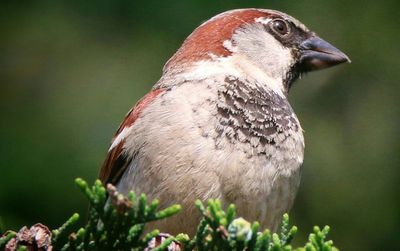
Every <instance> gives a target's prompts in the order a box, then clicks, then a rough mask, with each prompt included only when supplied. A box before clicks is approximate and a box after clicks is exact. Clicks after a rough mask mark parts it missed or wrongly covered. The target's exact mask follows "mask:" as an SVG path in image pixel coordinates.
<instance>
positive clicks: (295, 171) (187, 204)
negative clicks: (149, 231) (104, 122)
mask: <svg viewBox="0 0 400 251" xmlns="http://www.w3.org/2000/svg"><path fill="white" fill-rule="evenodd" d="M345 61H348V58H347V57H346V56H345V55H344V54H343V53H341V52H340V51H339V50H337V49H336V48H334V47H333V46H331V45H330V44H328V43H327V42H325V41H323V40H322V39H320V38H319V37H317V36H316V34H315V33H313V32H311V31H309V30H308V29H307V28H306V27H305V26H304V25H303V24H301V23H300V22H299V21H297V20H295V19H294V18H292V17H290V16H288V15H286V14H284V13H281V12H278V11H273V10H261V9H242V10H233V11H228V12H225V13H222V14H220V15H217V16H216V17H214V18H212V19H210V20H209V21H207V22H205V23H204V24H202V25H201V26H199V27H198V28H197V29H196V30H195V31H194V32H193V33H192V34H191V35H190V36H189V37H188V38H187V39H186V40H185V42H184V43H183V45H182V47H181V48H180V49H179V50H178V51H177V53H176V54H175V55H174V56H173V57H172V58H171V59H170V60H169V61H168V62H167V64H166V65H165V67H164V71H163V75H162V77H161V79H160V80H159V81H158V82H157V83H156V84H155V85H154V87H153V90H152V91H151V92H150V93H149V94H148V95H146V96H145V97H144V98H143V99H142V100H141V101H139V103H138V104H137V105H136V106H135V107H134V108H133V109H132V110H131V111H130V112H129V113H128V114H127V117H126V118H125V121H124V122H123V123H122V124H121V126H120V128H119V129H118V131H117V134H116V136H115V137H114V139H113V142H112V145H111V147H110V150H109V154H108V157H107V159H106V161H105V162H104V165H103V167H102V170H101V172H100V178H101V180H102V181H103V182H104V183H107V182H111V183H113V184H116V186H117V188H118V189H119V190H120V191H121V192H123V193H128V192H129V191H130V190H133V191H135V192H136V193H146V194H147V195H148V196H149V197H150V198H152V199H155V198H157V199H159V200H160V203H161V206H162V207H166V206H168V205H171V204H173V203H179V204H181V205H182V206H183V212H182V213H180V214H179V215H177V216H174V217H172V218H170V219H168V220H165V221H163V222H158V223H156V224H157V228H159V229H160V230H161V231H164V232H168V233H171V234H177V233H180V232H185V233H189V234H193V233H194V232H195V226H196V225H197V223H198V220H199V217H200V215H199V213H198V212H197V210H196V209H195V208H194V201H195V200H196V199H200V200H203V201H206V200H207V199H210V198H213V199H220V200H221V201H222V203H223V204H224V205H228V204H230V203H235V204H236V206H237V211H238V215H239V216H242V217H245V218H246V219H248V220H251V221H253V220H257V221H259V222H260V223H261V225H262V227H268V228H271V229H272V230H276V228H277V227H278V224H279V222H280V218H281V216H282V214H283V213H285V212H287V211H288V210H289V209H290V208H291V206H292V204H293V201H294V198H295V195H296V191H297V189H298V186H299V183H300V166H301V164H302V162H303V154H304V138H303V133H302V129H301V126H300V123H299V120H298V119H297V117H296V115H295V113H294V112H293V109H292V107H291V106H290V104H289V101H288V99H287V95H288V92H289V88H290V87H291V85H292V83H293V81H295V80H296V78H297V77H298V76H299V75H300V74H301V73H302V72H305V71H310V70H315V69H322V68H326V67H329V66H332V65H335V64H338V63H341V62H345Z"/></svg>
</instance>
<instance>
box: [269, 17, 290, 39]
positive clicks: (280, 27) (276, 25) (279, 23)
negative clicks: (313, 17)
mask: <svg viewBox="0 0 400 251" xmlns="http://www.w3.org/2000/svg"><path fill="white" fill-rule="evenodd" d="M270 27H271V29H272V31H273V32H275V33H276V34H278V35H281V36H284V35H286V34H288V33H289V26H288V24H287V23H286V22H285V21H284V20H282V19H275V20H273V21H272V22H270Z"/></svg>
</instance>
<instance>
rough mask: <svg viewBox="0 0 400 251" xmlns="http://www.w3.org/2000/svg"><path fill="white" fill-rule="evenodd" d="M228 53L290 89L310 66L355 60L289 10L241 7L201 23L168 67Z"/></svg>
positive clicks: (189, 63) (168, 63) (219, 56)
mask: <svg viewBox="0 0 400 251" xmlns="http://www.w3.org/2000/svg"><path fill="white" fill-rule="evenodd" d="M227 58H236V62H235V64H237V65H239V66H240V64H244V63H245V64H247V65H249V64H250V65H253V66H254V68H258V70H261V71H262V72H263V73H265V74H266V75H268V76H269V77H270V78H273V79H276V80H279V81H280V82H281V83H282V87H281V88H282V90H284V91H285V92H287V91H288V90H289V88H290V86H291V85H292V83H293V82H294V81H295V80H296V79H297V78H298V77H299V75H300V74H302V73H304V72H308V71H312V70H318V69H323V68H327V67H330V66H334V65H337V64H340V63H343V62H350V60H349V58H348V57H347V56H346V55H345V54H344V53H343V52H341V51H340V50H338V49H337V48H335V47H334V46H332V45H331V44H329V43H328V42H326V41H325V40H323V39H321V38H320V37H318V36H317V35H316V33H314V32H312V31H310V30H309V29H308V28H307V27H306V26H305V25H303V24H302V23H300V22H299V21H298V20H296V19H294V18H293V17H291V16H289V15H287V14H284V13H282V12H278V11H274V10H264V9H239V10H232V11H227V12H224V13H221V14H219V15H217V16H215V17H213V18H211V19H210V20H208V21H206V22H205V23H203V24H202V25H201V26H199V27H198V28H197V29H195V30H194V31H193V33H192V34H191V35H190V36H189V37H188V38H187V39H186V40H185V42H184V43H183V45H182V46H181V48H180V49H179V50H178V51H177V53H176V54H175V55H174V56H173V57H172V58H171V59H170V60H169V61H168V62H167V64H166V65H165V67H164V73H165V72H168V71H169V70H171V69H177V68H182V67H183V66H185V65H191V64H194V63H199V62H203V63H204V62H205V63H207V62H215V61H222V60H226V59H227ZM245 61H246V62H245Z"/></svg>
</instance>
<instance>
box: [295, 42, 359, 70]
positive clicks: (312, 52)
mask: <svg viewBox="0 0 400 251" xmlns="http://www.w3.org/2000/svg"><path fill="white" fill-rule="evenodd" d="M299 48H300V53H301V55H300V66H301V68H302V70H303V71H313V70H320V69H324V68H328V67H331V66H334V65H337V64H341V63H345V62H349V63H350V62H351V61H350V59H349V57H348V56H347V55H346V54H344V53H343V52H341V51H340V50H339V49H337V48H335V47H334V46H333V45H331V44H330V43H328V42H326V41H325V40H323V39H321V38H319V37H317V36H313V37H310V38H308V39H306V40H305V41H303V42H302V43H301V44H300V47H299Z"/></svg>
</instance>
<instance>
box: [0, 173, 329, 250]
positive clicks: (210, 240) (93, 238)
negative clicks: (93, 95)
mask: <svg viewBox="0 0 400 251" xmlns="http://www.w3.org/2000/svg"><path fill="white" fill-rule="evenodd" d="M76 184H77V185H78V187H79V188H80V190H81V191H82V192H83V193H84V194H85V196H86V197H87V199H88V200H89V203H90V209H89V217H88V221H87V223H86V225H85V226H83V227H78V226H77V222H78V219H79V215H78V214H73V215H72V216H71V218H69V219H68V220H67V221H66V222H65V223H64V224H63V225H62V226H61V227H60V228H58V229H55V230H53V231H51V232H50V231H49V230H48V228H47V227H46V226H44V225H41V224H36V225H34V226H32V227H31V228H30V229H28V228H27V227H23V228H22V229H21V230H20V231H19V232H18V233H16V232H13V231H8V232H6V233H5V234H3V236H2V237H1V238H0V250H63V251H67V250H150V249H151V250H155V251H162V250H185V251H189V250H199V251H202V250H248V251H262V250H265V251H290V250H296V251H336V250H337V248H335V247H334V246H333V242H332V241H326V237H327V234H328V232H329V227H328V226H325V227H324V228H323V229H322V230H321V229H320V228H319V227H314V229H313V232H312V233H311V234H310V235H309V238H308V242H307V243H306V244H305V245H304V246H303V247H298V248H293V247H292V246H291V241H292V240H293V238H294V236H295V235H296V233H297V227H296V226H290V225H289V216H288V215H287V214H285V215H284V216H283V220H282V227H281V231H280V233H271V232H270V231H269V230H263V231H260V229H259V228H260V225H259V223H258V222H254V223H250V222H248V221H246V220H245V219H243V218H236V217H235V216H236V213H235V206H234V205H230V206H229V207H228V208H227V210H226V211H224V210H223V209H222V205H221V202H220V201H219V200H209V201H208V204H207V205H206V206H204V205H203V203H202V202H200V201H196V207H197V208H198V209H199V210H200V212H201V213H202V215H203V217H202V219H201V221H200V223H199V225H198V228H197V233H196V234H195V236H193V238H192V239H191V238H190V237H189V236H188V235H186V234H179V235H177V236H171V235H166V234H160V233H159V231H158V230H153V231H150V232H148V233H145V232H144V229H145V224H146V223H148V222H151V221H156V220H160V219H164V218H167V217H170V216H172V215H174V214H176V213H178V212H179V211H180V209H181V207H180V206H179V205H172V206H170V207H168V208H166V209H163V210H158V209H157V207H158V204H159V202H158V201H157V200H153V201H148V199H147V197H146V196H145V195H144V194H142V195H140V196H136V195H135V194H134V193H133V192H131V193H129V194H128V195H127V196H123V195H122V194H120V193H118V191H117V190H116V188H115V187H114V186H112V185H108V186H107V189H106V188H105V187H104V186H103V185H102V184H101V182H100V181H98V180H97V181H96V182H95V183H94V185H93V186H92V187H89V186H88V184H87V183H86V182H85V181H84V180H82V179H79V178H78V179H76ZM107 194H108V196H107ZM108 201H109V202H110V203H108ZM154 243H159V245H158V246H157V245H155V244H154Z"/></svg>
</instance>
